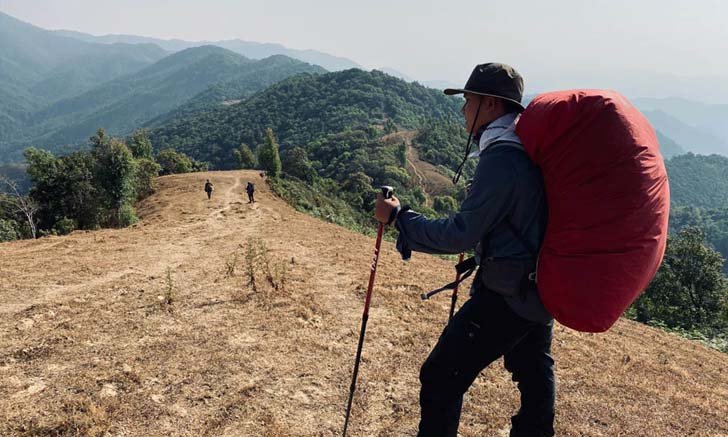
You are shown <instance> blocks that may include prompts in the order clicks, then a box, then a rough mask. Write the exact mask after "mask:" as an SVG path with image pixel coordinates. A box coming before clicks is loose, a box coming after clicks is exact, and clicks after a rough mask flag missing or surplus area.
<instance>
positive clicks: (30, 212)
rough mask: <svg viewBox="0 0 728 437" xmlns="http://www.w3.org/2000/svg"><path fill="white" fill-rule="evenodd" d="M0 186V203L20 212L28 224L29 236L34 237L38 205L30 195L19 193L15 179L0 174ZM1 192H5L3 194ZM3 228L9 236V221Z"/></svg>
mask: <svg viewBox="0 0 728 437" xmlns="http://www.w3.org/2000/svg"><path fill="white" fill-rule="evenodd" d="M0 187H2V188H0V203H4V204H5V205H7V206H9V207H10V208H11V209H12V210H14V212H15V213H17V214H21V215H22V216H23V218H24V219H25V221H26V223H27V224H28V228H29V229H30V235H31V237H33V238H36V234H37V227H36V221H37V219H36V217H35V215H36V213H37V212H38V205H37V204H36V203H35V202H34V201H33V200H32V199H31V198H30V197H27V196H23V195H22V194H20V190H18V184H16V183H15V181H12V180H10V179H7V178H4V177H2V176H0ZM3 192H4V193H5V194H3ZM4 229H5V232H4V233H5V234H6V236H10V235H11V232H10V225H9V223H4ZM16 234H17V231H16ZM15 238H17V235H16V237H15ZM15 238H13V239H15ZM8 239H9V238H8ZM0 241H2V240H0Z"/></svg>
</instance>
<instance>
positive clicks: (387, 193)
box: [379, 185, 394, 199]
mask: <svg viewBox="0 0 728 437" xmlns="http://www.w3.org/2000/svg"><path fill="white" fill-rule="evenodd" d="M379 188H380V189H381V190H382V197H384V198H385V199H391V198H392V195H393V194H394V188H393V187H391V186H389V185H382V186H381V187H379Z"/></svg>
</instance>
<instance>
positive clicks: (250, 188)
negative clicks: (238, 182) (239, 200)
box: [245, 182, 255, 203]
mask: <svg viewBox="0 0 728 437" xmlns="http://www.w3.org/2000/svg"><path fill="white" fill-rule="evenodd" d="M245 191H246V192H247V193H248V203H252V202H255V197H254V195H255V185H254V184H253V183H252V182H248V186H247V187H245Z"/></svg>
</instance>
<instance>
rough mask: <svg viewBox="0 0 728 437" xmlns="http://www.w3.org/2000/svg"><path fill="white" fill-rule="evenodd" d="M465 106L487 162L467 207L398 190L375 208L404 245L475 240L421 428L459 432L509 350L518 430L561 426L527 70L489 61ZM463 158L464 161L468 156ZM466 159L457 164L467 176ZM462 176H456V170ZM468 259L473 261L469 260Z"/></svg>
mask: <svg viewBox="0 0 728 437" xmlns="http://www.w3.org/2000/svg"><path fill="white" fill-rule="evenodd" d="M445 94H448V95H453V94H464V95H465V104H464V105H463V108H462V112H463V115H464V116H465V122H466V128H467V129H468V131H469V134H470V136H471V138H474V140H475V144H477V146H478V150H477V151H476V152H475V153H473V154H470V153H469V151H470V150H469V149H470V139H468V146H467V150H466V159H467V158H468V156H469V155H470V156H471V157H477V158H478V165H477V168H476V170H475V175H474V177H473V183H472V187H471V189H470V190H469V191H468V193H467V195H466V198H465V200H464V201H463V203H462V205H461V206H460V210H459V211H458V212H457V213H455V214H454V215H453V216H451V217H449V218H447V219H437V220H430V219H426V218H425V217H423V216H421V215H420V214H418V213H416V212H414V211H412V210H410V209H409V208H408V207H406V206H405V207H402V206H401V205H400V203H399V200H398V199H397V198H396V197H392V198H391V199H383V198H382V197H381V195H380V196H379V198H378V200H377V205H376V212H375V216H376V218H377V219H378V220H379V221H380V222H384V223H394V224H395V226H396V228H397V230H398V231H399V236H398V239H397V249H398V250H399V251H400V252H401V253H402V256H403V258H408V257H409V256H410V254H411V251H412V250H414V251H419V252H426V253H440V254H445V253H448V254H456V253H460V252H463V251H467V250H469V249H472V248H475V249H476V254H477V255H476V257H475V259H474V260H469V264H470V266H471V268H474V267H476V266H477V268H478V270H477V273H476V276H475V280H474V281H473V286H472V288H471V291H470V294H471V297H470V299H469V300H468V301H467V302H466V303H465V304H464V305H463V306H462V307H461V308H460V310H459V311H458V312H457V313H456V314H455V316H454V317H453V318H452V320H451V321H450V323H448V325H447V327H446V328H445V330H444V331H443V333H442V335H441V336H440V339H439V340H438V342H437V345H435V347H434V349H433V350H432V352H431V353H430V355H429V357H428V358H427V360H426V361H425V363H424V364H423V366H422V368H421V371H420V381H421V384H422V387H421V391H420V408H421V417H420V424H419V434H418V435H419V436H456V435H457V430H458V425H459V421H460V413H461V408H462V402H463V395H464V394H465V392H466V391H467V390H468V388H469V387H470V385H471V384H472V383H473V381H474V380H475V378H476V377H477V376H478V374H479V373H480V372H481V371H482V370H483V369H485V368H486V367H487V366H488V365H489V364H490V363H492V362H493V361H495V360H497V359H498V358H500V357H503V358H504V364H505V368H506V369H507V370H508V371H509V372H510V373H511V374H512V377H513V380H514V381H515V382H517V383H518V389H519V391H520V393H521V407H520V410H519V411H518V413H517V414H516V415H515V416H513V417H512V418H511V423H512V427H511V431H510V435H511V436H552V435H554V428H553V422H554V414H555V410H554V403H555V378H554V369H553V366H554V361H553V359H552V357H551V338H552V329H553V318H552V316H551V315H550V314H549V313H548V311H547V310H546V308H545V307H544V306H543V304H542V302H541V300H540V298H539V295H538V291H537V289H536V284H535V272H536V258H537V256H538V251H539V249H540V245H541V242H542V238H543V235H544V232H545V229H546V219H547V209H546V197H545V193H544V187H543V178H542V176H541V173H540V171H539V169H538V168H537V167H536V166H535V165H534V163H533V162H532V161H531V160H530V159H529V158H528V156H527V155H526V153H525V152H524V150H523V147H522V145H521V141H520V139H519V138H518V136H517V135H516V133H515V130H514V128H515V122H516V119H517V117H518V114H519V113H520V112H521V111H522V110H523V106H522V105H521V100H522V96H523V79H522V78H521V76H520V75H519V74H518V72H517V71H516V70H515V69H513V68H512V67H510V66H508V65H504V64H496V63H489V64H482V65H477V66H476V67H475V69H474V70H473V72H472V74H471V75H470V78H469V79H468V82H467V84H466V85H465V87H464V88H463V89H447V90H445ZM461 168H462V165H461ZM459 173H460V169H458V176H459ZM458 176H456V180H457V177H458ZM466 264H468V262H466Z"/></svg>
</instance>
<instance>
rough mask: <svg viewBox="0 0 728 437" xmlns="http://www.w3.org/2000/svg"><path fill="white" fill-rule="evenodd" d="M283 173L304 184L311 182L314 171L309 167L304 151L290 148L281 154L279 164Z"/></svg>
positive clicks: (309, 163)
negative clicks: (281, 158) (281, 157)
mask: <svg viewBox="0 0 728 437" xmlns="http://www.w3.org/2000/svg"><path fill="white" fill-rule="evenodd" d="M281 165H282V168H283V171H284V172H285V173H286V174H288V175H291V176H293V177H296V178H298V179H300V180H302V181H305V182H312V181H313V178H314V175H315V173H316V172H315V170H314V169H313V167H311V161H309V160H308V155H307V154H306V151H305V150H304V149H303V148H301V147H298V146H296V147H292V148H291V149H288V150H287V151H286V152H285V153H284V154H283V160H282V162H281Z"/></svg>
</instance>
